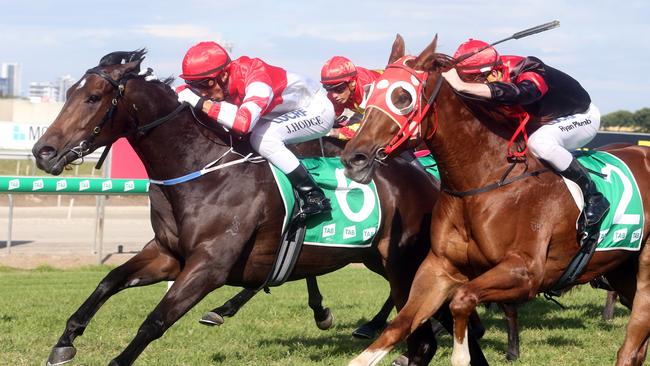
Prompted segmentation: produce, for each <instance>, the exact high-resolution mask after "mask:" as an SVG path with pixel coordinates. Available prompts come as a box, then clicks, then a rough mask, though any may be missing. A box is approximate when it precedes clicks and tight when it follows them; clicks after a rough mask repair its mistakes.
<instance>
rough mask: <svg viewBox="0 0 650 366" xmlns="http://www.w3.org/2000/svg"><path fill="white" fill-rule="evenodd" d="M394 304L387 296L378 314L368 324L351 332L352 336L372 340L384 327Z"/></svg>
mask: <svg viewBox="0 0 650 366" xmlns="http://www.w3.org/2000/svg"><path fill="white" fill-rule="evenodd" d="M394 307H395V304H394V303H393V299H392V298H391V297H390V296H389V297H388V298H387V299H386V301H385V302H384V305H383V306H382V307H381V309H380V310H379V312H378V313H377V314H376V315H375V316H374V318H372V319H371V320H370V321H369V322H367V323H365V324H362V325H360V326H359V327H358V328H357V329H355V330H354V331H353V332H352V336H354V337H355V338H361V339H373V338H375V337H376V336H377V334H379V332H381V330H382V329H384V328H385V327H386V320H387V319H388V316H389V315H390V312H391V311H393V308H394Z"/></svg>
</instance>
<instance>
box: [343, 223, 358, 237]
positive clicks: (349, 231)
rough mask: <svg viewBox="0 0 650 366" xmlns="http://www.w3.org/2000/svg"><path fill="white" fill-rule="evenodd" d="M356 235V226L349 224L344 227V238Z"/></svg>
mask: <svg viewBox="0 0 650 366" xmlns="http://www.w3.org/2000/svg"><path fill="white" fill-rule="evenodd" d="M355 236H357V227H356V226H348V227H345V228H343V239H350V238H354V237H355Z"/></svg>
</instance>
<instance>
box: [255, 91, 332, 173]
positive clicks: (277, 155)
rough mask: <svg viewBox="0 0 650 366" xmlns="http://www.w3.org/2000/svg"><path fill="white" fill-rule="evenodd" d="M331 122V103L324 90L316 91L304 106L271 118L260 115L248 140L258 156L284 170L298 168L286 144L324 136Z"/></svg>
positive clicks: (330, 126) (297, 162)
mask: <svg viewBox="0 0 650 366" xmlns="http://www.w3.org/2000/svg"><path fill="white" fill-rule="evenodd" d="M333 124H334V106H333V105H332V102H330V100H329V99H327V92H326V91H325V89H322V88H321V90H319V91H318V92H317V93H316V94H315V95H314V96H313V98H312V100H311V102H310V103H309V104H308V105H307V106H306V107H304V108H300V109H296V110H294V111H290V112H287V113H284V114H282V115H280V116H278V117H275V118H272V119H266V118H264V117H262V118H260V120H259V121H258V123H257V125H256V126H255V128H254V129H253V131H251V136H250V142H251V145H252V146H253V149H255V150H256V151H257V152H258V153H259V154H260V155H262V156H263V157H264V158H266V159H267V160H268V161H270V162H271V163H272V164H273V165H275V166H276V167H278V168H279V169H280V170H282V171H283V172H284V173H290V172H292V171H293V170H294V169H296V168H297V167H298V164H300V162H299V161H298V158H296V156H295V155H294V154H293V153H292V152H291V151H290V150H289V149H287V147H286V144H296V143H299V142H304V141H309V140H313V139H317V138H319V137H322V136H325V135H326V134H327V133H328V132H329V131H330V129H332V125H333Z"/></svg>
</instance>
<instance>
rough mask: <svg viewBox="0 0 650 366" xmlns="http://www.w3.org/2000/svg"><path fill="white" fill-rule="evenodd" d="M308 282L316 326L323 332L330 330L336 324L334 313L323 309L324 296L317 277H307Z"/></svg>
mask: <svg viewBox="0 0 650 366" xmlns="http://www.w3.org/2000/svg"><path fill="white" fill-rule="evenodd" d="M306 281H307V294H308V295H309V299H308V304H309V307H310V308H311V310H312V311H313V312H314V321H315V322H316V326H317V327H318V329H321V330H327V329H330V327H331V326H332V323H333V322H334V317H332V312H331V311H330V309H329V308H324V307H323V295H321V293H320V289H319V288H318V282H317V281H316V277H307V278H306Z"/></svg>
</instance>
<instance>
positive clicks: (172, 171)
mask: <svg viewBox="0 0 650 366" xmlns="http://www.w3.org/2000/svg"><path fill="white" fill-rule="evenodd" d="M167 99H170V98H169V96H168V95H153V96H152V95H149V101H143V102H142V104H141V105H143V106H145V107H140V106H139V110H140V112H139V114H138V119H139V120H140V123H141V124H147V123H151V122H153V121H154V120H157V119H159V118H162V117H164V116H166V115H168V114H169V113H170V112H171V111H172V110H173V109H174V108H171V109H170V108H169V107H168V106H169V105H174V106H175V103H174V102H173V101H171V100H170V101H169V103H167V104H166V105H165V103H164V102H161V101H164V100H167ZM161 105H165V107H164V108H162V107H157V106H161ZM204 128H205V127H202V126H200V125H199V124H198V123H197V122H196V121H194V117H193V116H192V114H191V113H190V111H189V109H184V110H183V111H181V112H180V113H178V114H177V115H176V116H175V117H173V118H172V119H171V120H169V121H167V122H165V123H163V124H161V125H159V126H157V127H155V128H153V129H152V130H150V131H149V132H148V133H147V134H146V135H144V136H142V137H132V138H129V142H130V143H131V145H132V146H133V149H134V150H135V152H136V153H137V154H138V156H139V157H140V160H142V163H143V165H144V166H145V169H146V170H147V174H148V175H149V177H150V178H152V179H170V178H176V177H179V176H181V175H185V174H188V173H190V172H195V171H197V170H199V169H201V168H203V167H204V166H205V165H206V164H208V163H210V162H211V161H213V160H215V159H216V158H218V157H220V156H221V155H223V154H225V153H226V151H228V149H229V148H230V146H229V145H228V142H229V141H223V140H225V138H219V137H217V136H216V135H215V134H214V133H211V132H208V131H206V130H202V129H204ZM208 136H212V137H213V138H208Z"/></svg>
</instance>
